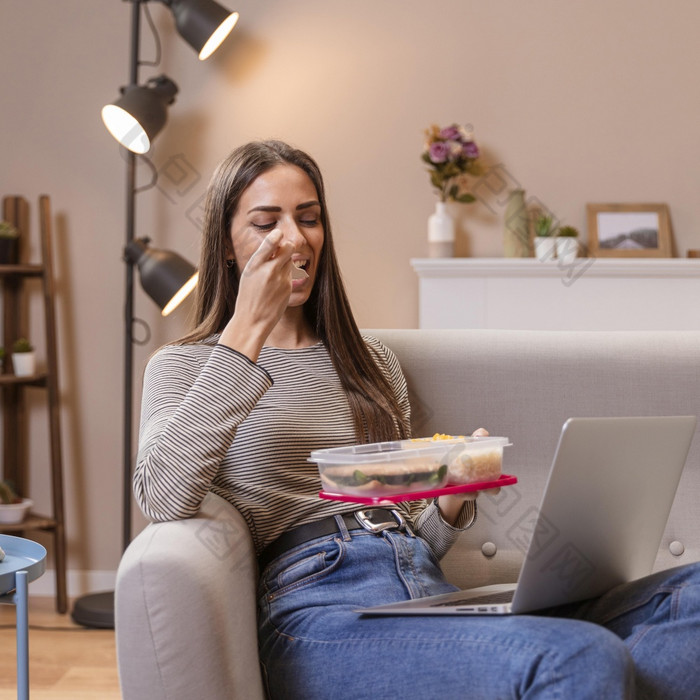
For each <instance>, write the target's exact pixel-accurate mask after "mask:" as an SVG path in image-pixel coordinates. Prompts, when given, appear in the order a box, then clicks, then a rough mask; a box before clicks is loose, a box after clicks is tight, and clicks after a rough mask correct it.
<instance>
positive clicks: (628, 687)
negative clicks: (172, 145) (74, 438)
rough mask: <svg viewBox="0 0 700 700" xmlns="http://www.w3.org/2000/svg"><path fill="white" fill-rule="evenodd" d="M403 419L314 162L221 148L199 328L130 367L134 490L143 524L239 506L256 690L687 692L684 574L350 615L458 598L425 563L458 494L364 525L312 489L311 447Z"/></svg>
mask: <svg viewBox="0 0 700 700" xmlns="http://www.w3.org/2000/svg"><path fill="white" fill-rule="evenodd" d="M294 268H297V272H295V270H294ZM299 269H301V270H303V273H301V272H298V270H299ZM409 411H410V409H409V405H408V398H407V391H406V384H405V381H404V378H403V376H402V374H401V370H400V367H399V365H398V363H397V361H396V358H395V357H394V355H393V354H392V353H391V351H390V350H389V349H388V348H386V347H385V346H383V345H382V344H381V343H380V342H379V341H377V340H376V339H373V338H369V337H365V338H363V337H362V336H361V335H360V333H359V331H358V329H357V326H356V324H355V322H354V320H353V316H352V313H351V310H350V307H349V305H348V302H347V298H346V295H345V292H344V290H343V285H342V281H341V277H340V272H339V269H338V265H337V262H336V257H335V252H334V247H333V238H332V233H331V227H330V222H329V219H328V213H327V207H326V201H325V193H324V187H323V181H322V178H321V174H320V172H319V170H318V167H317V165H316V163H315V162H314V161H313V160H312V159H311V158H310V157H309V156H307V155H306V154H304V153H302V152H300V151H298V150H295V149H293V148H290V147H289V146H287V145H286V144H283V143H280V142H263V143H251V144H248V145H246V146H243V147H241V148H239V149H237V150H236V151H234V152H233V153H232V154H231V155H230V156H229V158H228V159H226V160H225V161H224V162H223V163H222V164H221V165H220V166H219V168H218V169H217V172H216V173H215V175H214V177H213V179H212V182H211V184H210V187H209V192H208V198H207V204H206V217H205V224H204V240H203V245H202V257H201V262H200V285H199V288H198V300H197V306H196V326H195V329H194V330H193V331H192V332H191V333H190V334H189V335H188V336H186V337H185V338H184V339H182V340H181V341H180V342H179V343H177V344H174V345H171V346H167V347H165V348H162V349H161V350H160V351H158V352H157V353H156V354H155V355H154V356H153V358H152V359H151V361H150V362H149V364H148V367H147V369H146V374H145V380H144V396H143V407H142V418H141V436H140V446H139V455H138V459H137V465H136V470H135V476H134V485H135V492H136V496H137V499H138V502H139V504H140V505H141V508H142V509H143V511H144V513H145V514H146V515H147V516H148V517H149V518H151V519H153V520H169V519H176V518H186V517H190V516H192V515H194V514H195V513H196V512H197V510H198V509H199V507H200V504H201V502H202V499H203V498H204V496H205V495H206V494H207V492H208V491H212V492H214V493H216V494H218V495H220V496H222V497H224V498H226V499H227V500H229V501H230V502H231V503H233V504H234V505H235V506H236V507H237V508H238V509H239V510H240V511H241V513H242V514H243V517H244V518H245V519H246V521H247V523H248V525H249V527H250V530H251V533H252V536H253V541H254V543H255V547H256V550H257V552H258V557H259V563H260V573H261V578H260V585H259V639H260V656H261V661H262V664H263V671H264V676H265V679H266V682H267V684H268V691H269V693H270V696H271V697H273V698H303V699H304V700H310V699H313V698H318V699H325V698H330V697H337V698H354V699H358V698H373V699H375V698H377V697H379V698H400V697H408V696H412V697H413V696H416V697H426V698H433V697H445V698H457V697H475V698H501V697H542V698H550V697H552V698H553V697H567V698H569V697H572V698H573V697H575V698H584V697H591V698H602V697H605V698H624V697H633V694H634V692H635V687H637V688H638V692H640V693H641V694H642V695H643V696H647V697H674V698H681V697H691V694H690V693H691V692H692V693H694V692H695V688H696V687H698V686H699V685H700V677H698V676H699V672H698V670H697V668H696V667H695V664H694V662H693V660H692V659H691V660H690V662H689V663H687V664H686V663H684V662H683V654H684V653H685V652H687V650H688V649H695V648H696V647H697V643H698V640H699V639H700V631H699V626H698V621H699V619H700V613H699V611H700V587H699V586H698V585H697V582H698V580H699V578H700V571H699V569H698V567H697V566H690V567H686V568H683V569H677V570H674V571H671V572H662V573H661V574H657V575H656V576H655V577H652V578H650V579H647V580H643V581H641V582H637V583H635V584H632V585H630V586H627V587H622V588H621V589H619V590H615V591H612V592H611V593H609V594H608V595H606V596H603V597H602V598H601V599H599V600H597V601H594V602H593V603H588V604H585V605H578V606H572V607H570V608H568V609H567V610H566V611H564V610H552V611H547V613H546V614H542V615H539V616H514V617H503V618H486V617H485V618H480V617H475V618H468V619H467V618H431V617H424V618H410V619H409V618H405V619H402V618H361V617H359V616H358V615H357V614H356V613H354V612H353V609H354V608H356V607H357V606H366V605H373V604H380V603H387V602H390V601H394V600H403V599H407V598H412V597H418V596H424V595H432V594H437V593H443V592H447V591H449V590H453V589H454V587H453V586H451V585H450V584H448V583H447V582H446V581H445V579H444V577H443V575H442V572H441V571H440V568H439V565H438V563H437V560H438V559H439V558H440V557H441V556H442V555H443V554H444V553H445V552H446V551H447V550H448V549H449V547H450V546H451V544H452V543H453V542H454V540H455V539H456V537H457V535H458V534H459V532H460V531H462V530H463V529H466V528H467V527H469V526H470V525H471V524H472V523H473V522H474V519H475V517H476V504H475V503H474V502H472V501H469V500H464V499H462V498H460V497H457V496H450V497H446V496H442V497H440V498H439V499H436V500H435V501H434V502H431V503H428V504H426V503H424V502H412V503H411V504H410V505H406V504H402V505H401V507H400V508H398V509H397V510H396V511H395V512H390V511H387V510H385V509H372V511H371V512H370V513H369V514H368V517H367V518H364V519H363V518H362V517H360V516H357V515H356V514H355V513H354V509H353V507H352V505H351V504H348V503H338V502H331V501H322V500H320V499H319V498H318V495H317V494H318V490H319V485H320V484H319V478H318V472H317V470H316V468H315V467H314V466H313V465H312V464H310V463H308V461H307V458H308V455H309V453H310V452H311V451H312V450H316V449H322V448H326V447H336V446H340V445H350V444H355V443H357V442H374V441H379V440H385V439H396V438H404V437H407V436H408V434H409ZM484 432H485V431H484ZM565 613H566V614H567V615H568V617H567V618H564V617H562V615H563V614H565ZM572 618H580V619H572ZM589 620H590V621H589ZM592 622H597V623H599V624H592ZM602 625H606V626H607V627H609V628H610V630H613V631H610V630H609V629H606V628H605V627H603V626H602ZM693 645H695V646H693ZM692 653H695V652H694V651H693V652H692Z"/></svg>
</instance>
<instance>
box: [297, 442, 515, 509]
mask: <svg viewBox="0 0 700 700" xmlns="http://www.w3.org/2000/svg"><path fill="white" fill-rule="evenodd" d="M509 444H510V442H509V441H508V438H505V437H478V438H473V437H459V438H449V439H434V438H418V439H414V440H395V441H392V442H375V443H370V444H367V445H353V446H351V447H337V448H333V449H329V450H316V451H315V452H312V453H311V456H310V458H309V461H311V462H316V463H317V465H318V471H319V474H320V476H321V483H322V485H323V489H324V490H325V491H326V492H329V493H337V494H345V495H350V496H368V497H381V496H393V495H398V494H406V493H415V492H418V491H429V490H434V489H439V488H442V487H445V486H451V485H459V484H468V483H472V482H481V481H490V480H493V479H498V477H499V476H500V475H501V465H502V463H503V448H504V447H506V446H507V445H509Z"/></svg>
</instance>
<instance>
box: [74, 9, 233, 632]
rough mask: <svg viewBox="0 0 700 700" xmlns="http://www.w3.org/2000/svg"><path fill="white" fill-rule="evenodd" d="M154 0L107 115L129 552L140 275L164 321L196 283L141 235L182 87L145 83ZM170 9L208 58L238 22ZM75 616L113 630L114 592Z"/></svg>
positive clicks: (135, 19) (78, 604) (85, 603)
mask: <svg viewBox="0 0 700 700" xmlns="http://www.w3.org/2000/svg"><path fill="white" fill-rule="evenodd" d="M149 1H155V0H130V2H132V13H131V51H130V60H129V84H128V85H127V86H126V87H125V88H122V96H121V97H120V98H119V99H118V100H117V101H116V102H115V103H113V104H110V105H107V106H105V107H104V108H103V110H102V119H103V121H104V123H105V126H106V127H107V129H108V130H109V132H110V133H111V134H112V136H114V138H116V139H117V141H119V143H120V144H121V145H122V146H124V147H125V148H126V149H127V150H126V243H125V246H124V262H125V263H126V265H125V268H126V277H125V292H124V396H123V403H124V405H123V426H122V430H123V444H122V450H123V461H122V477H123V479H122V552H123V551H124V550H126V548H127V547H128V545H129V543H130V541H131V475H132V448H133V437H132V432H133V431H132V408H133V325H134V269H135V268H136V269H137V270H138V272H139V277H140V281H141V286H142V287H143V289H144V291H145V292H146V293H147V294H148V295H149V296H150V297H151V298H152V299H153V300H154V301H155V302H156V303H157V304H158V306H160V308H161V313H162V314H163V315H164V316H165V315H167V314H168V313H170V311H172V310H173V309H174V308H175V307H176V306H177V305H178V304H179V303H180V302H181V301H182V300H183V299H184V298H185V297H186V296H187V295H188V294H189V293H190V292H191V291H192V289H194V287H195V285H196V283H197V274H196V271H195V269H194V267H193V266H192V265H190V264H189V263H188V262H187V261H185V260H184V259H183V258H181V257H180V256H179V255H177V254H176V253H172V252H169V251H164V250H158V249H155V248H151V247H150V245H149V244H150V240H149V239H148V238H137V237H136V194H137V192H138V190H137V187H136V158H137V155H138V154H143V153H146V152H147V151H148V150H149V149H150V147H151V143H152V141H153V138H154V137H155V136H156V135H157V134H158V132H159V131H160V130H161V129H162V128H163V126H164V125H165V122H166V119H167V108H168V106H169V105H170V104H172V103H173V102H174V100H175V95H176V94H177V92H178V88H177V85H175V83H174V82H173V81H172V80H170V79H169V78H168V77H167V76H164V75H161V76H158V77H155V78H151V79H149V80H148V82H147V83H146V84H145V85H139V67H140V65H141V61H140V59H139V47H140V28H141V6H142V5H146V3H148V2H149ZM158 1H159V2H162V3H163V4H165V5H167V6H168V7H169V8H170V10H171V12H172V14H173V17H174V19H175V24H176V27H177V30H178V32H179V33H180V34H181V35H182V37H183V38H184V39H185V40H186V41H187V42H188V43H189V44H190V45H191V46H192V47H193V48H194V49H195V50H196V51H197V52H198V55H199V58H200V60H204V59H205V58H208V57H209V56H210V55H211V54H212V53H213V52H214V51H215V50H216V49H217V48H218V46H219V45H220V44H221V42H222V41H223V40H224V39H225V38H226V37H227V36H228V34H229V32H230V31H231V29H233V27H234V25H235V24H236V22H237V20H238V13H237V12H229V11H228V10H226V9H225V8H223V7H221V5H219V4H218V3H217V2H215V1H214V0H158ZM71 617H72V618H73V620H74V621H75V622H77V623H78V624H80V625H84V626H85V627H96V628H110V629H112V628H114V592H113V591H105V592H101V593H91V594H88V595H84V596H81V597H80V598H78V599H77V600H76V601H75V605H74V606H73V610H72V612H71Z"/></svg>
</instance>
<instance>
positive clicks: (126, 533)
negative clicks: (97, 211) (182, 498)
mask: <svg viewBox="0 0 700 700" xmlns="http://www.w3.org/2000/svg"><path fill="white" fill-rule="evenodd" d="M141 1H142V0H131V2H132V3H133V5H132V8H131V52H130V60H129V87H131V86H136V85H138V79H139V45H140V38H141ZM125 230H126V241H125V244H124V248H125V250H126V247H127V246H128V245H129V243H131V242H132V241H133V240H134V237H135V230H136V154H135V153H133V152H132V151H131V150H129V149H126V227H125ZM124 260H125V263H126V264H125V281H124V396H123V402H124V405H123V427H122V430H123V436H122V439H123V443H122V479H123V483H122V519H123V520H122V553H123V552H124V551H126V548H127V547H128V546H129V542H131V450H132V442H133V439H132V401H133V366H134V344H133V325H134V266H133V265H132V264H131V262H129V261H128V260H127V259H126V257H125V258H124Z"/></svg>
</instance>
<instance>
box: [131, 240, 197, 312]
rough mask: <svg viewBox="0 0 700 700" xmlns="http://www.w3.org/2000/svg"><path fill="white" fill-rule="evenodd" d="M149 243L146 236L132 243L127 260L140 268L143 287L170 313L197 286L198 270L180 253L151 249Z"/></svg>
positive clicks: (162, 309) (162, 310) (163, 309)
mask: <svg viewBox="0 0 700 700" xmlns="http://www.w3.org/2000/svg"><path fill="white" fill-rule="evenodd" d="M148 243H149V240H148V239H147V238H139V239H136V240H134V241H132V242H131V243H129V245H128V246H127V248H126V259H127V261H128V262H130V263H132V264H135V265H136V266H137V267H138V271H139V276H140V278H141V286H142V287H143V290H144V291H145V292H146V294H148V296H149V297H151V299H153V301H155V303H156V304H158V306H159V307H160V309H161V313H162V315H163V316H167V315H168V314H169V313H170V312H171V311H173V309H175V308H176V307H177V306H178V305H179V303H180V302H181V301H182V300H183V299H184V298H185V297H186V296H187V295H188V294H189V293H190V292H191V291H192V290H193V289H194V287H195V286H196V284H197V271H196V270H195V268H194V266H192V265H191V264H190V263H188V262H187V260H185V259H184V258H182V257H180V256H179V255H178V254H177V253H173V252H172V251H169V250H158V249H157V248H150V247H149V246H148Z"/></svg>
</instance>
